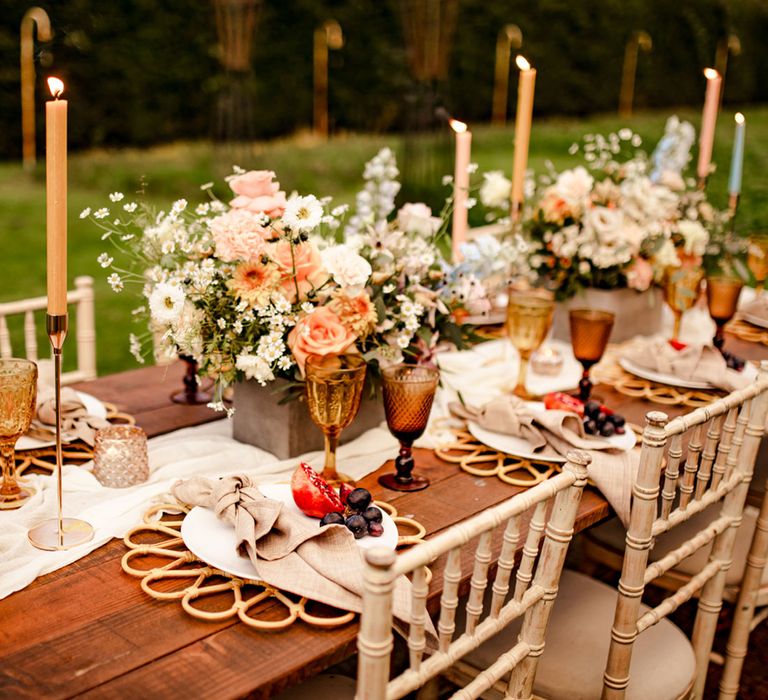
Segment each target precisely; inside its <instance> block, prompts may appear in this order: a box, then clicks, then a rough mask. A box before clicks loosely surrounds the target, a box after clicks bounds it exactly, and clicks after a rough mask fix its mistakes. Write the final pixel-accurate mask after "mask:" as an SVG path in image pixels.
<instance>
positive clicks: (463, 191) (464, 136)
mask: <svg viewBox="0 0 768 700" xmlns="http://www.w3.org/2000/svg"><path fill="white" fill-rule="evenodd" d="M450 124H451V128H452V129H453V130H454V132H455V133H456V167H455V172H454V175H453V228H452V230H451V248H452V250H453V261H454V262H460V261H461V244H462V243H464V241H466V240H467V220H468V211H467V200H468V198H469V159H470V157H471V153H472V132H471V131H469V129H467V125H466V124H465V123H464V122H460V121H457V120H456V119H451V120H450Z"/></svg>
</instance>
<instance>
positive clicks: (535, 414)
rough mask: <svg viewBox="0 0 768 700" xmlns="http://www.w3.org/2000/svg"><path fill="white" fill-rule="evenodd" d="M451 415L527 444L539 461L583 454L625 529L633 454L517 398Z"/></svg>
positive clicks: (456, 407)
mask: <svg viewBox="0 0 768 700" xmlns="http://www.w3.org/2000/svg"><path fill="white" fill-rule="evenodd" d="M450 409H451V412H452V413H453V414H454V415H455V416H457V417H459V418H463V419H464V420H471V421H474V422H475V423H477V424H478V425H479V426H480V427H482V428H485V429H486V430H492V431H494V432H496V433H504V434H506V435H514V436H516V437H521V438H524V439H525V440H528V441H529V442H530V443H531V445H532V446H533V449H534V451H535V452H537V453H538V454H540V455H541V456H542V457H546V456H550V457H551V456H561V457H565V456H566V455H567V453H568V451H569V450H571V449H573V448H577V449H580V450H585V451H586V452H587V453H588V454H589V455H590V457H591V458H592V461H591V463H590V464H589V465H588V466H587V472H588V473H589V478H590V479H592V481H593V482H594V483H595V485H596V486H597V488H599V489H600V491H601V492H602V493H603V495H604V496H605V497H606V498H607V499H608V502H609V503H610V504H611V506H612V507H613V509H614V510H615V511H616V515H618V516H619V518H620V520H621V521H622V522H623V523H624V525H627V524H628V523H629V507H630V502H631V498H632V484H633V483H634V480H635V477H636V475H637V467H638V463H639V458H638V454H637V452H636V451H634V450H627V451H622V450H616V449H615V448H614V447H613V445H611V443H609V442H607V441H606V440H601V439H600V438H598V437H592V436H588V435H586V434H585V433H584V426H583V425H582V423H581V419H580V418H579V417H578V416H577V415H576V414H574V413H569V412H568V411H556V410H551V411H531V410H530V407H529V405H528V404H526V403H525V402H524V401H522V400H521V399H519V398H518V397H516V396H509V395H507V396H499V397H497V398H495V399H493V400H491V401H489V402H488V403H486V404H485V405H484V406H481V407H474V406H467V405H462V404H460V403H456V402H454V403H452V404H451V405H450Z"/></svg>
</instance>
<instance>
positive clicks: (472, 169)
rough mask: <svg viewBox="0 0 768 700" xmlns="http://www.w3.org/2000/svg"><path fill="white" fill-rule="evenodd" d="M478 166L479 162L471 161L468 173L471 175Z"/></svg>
mask: <svg viewBox="0 0 768 700" xmlns="http://www.w3.org/2000/svg"><path fill="white" fill-rule="evenodd" d="M478 167H479V166H478V165H477V163H470V164H469V165H468V166H467V173H469V174H470V175H472V174H473V173H476V172H477V168H478Z"/></svg>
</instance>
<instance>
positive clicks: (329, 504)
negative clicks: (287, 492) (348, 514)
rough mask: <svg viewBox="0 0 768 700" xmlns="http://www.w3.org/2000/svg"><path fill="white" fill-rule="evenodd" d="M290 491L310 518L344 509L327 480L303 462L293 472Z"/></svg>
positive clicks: (320, 516)
mask: <svg viewBox="0 0 768 700" xmlns="http://www.w3.org/2000/svg"><path fill="white" fill-rule="evenodd" d="M291 492H292V493H293V501H294V503H295V504H296V505H297V506H298V508H299V510H300V511H301V512H302V513H304V515H308V516H309V517H310V518H322V517H323V516H324V515H327V514H328V513H338V512H340V511H343V510H344V504H343V503H342V502H341V499H340V498H339V497H338V496H337V495H336V492H335V491H334V490H333V489H332V488H331V487H330V486H329V485H328V482H327V481H326V480H325V479H323V477H322V476H320V475H319V474H318V473H317V472H316V471H315V470H314V469H312V467H310V466H309V465H308V464H305V463H304V462H302V463H301V464H300V465H299V466H298V467H297V468H296V471H295V472H293V476H292V477H291Z"/></svg>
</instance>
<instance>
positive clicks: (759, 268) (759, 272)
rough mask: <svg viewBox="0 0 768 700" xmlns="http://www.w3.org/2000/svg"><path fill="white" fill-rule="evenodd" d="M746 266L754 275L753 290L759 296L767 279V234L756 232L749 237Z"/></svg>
mask: <svg viewBox="0 0 768 700" xmlns="http://www.w3.org/2000/svg"><path fill="white" fill-rule="evenodd" d="M747 267H748V268H749V271H750V272H751V273H752V274H753V275H754V276H755V291H756V292H757V294H758V296H759V295H760V294H762V293H763V287H765V280H766V279H768V235H766V234H762V235H761V234H756V235H753V236H750V237H749V245H748V247H747Z"/></svg>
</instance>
